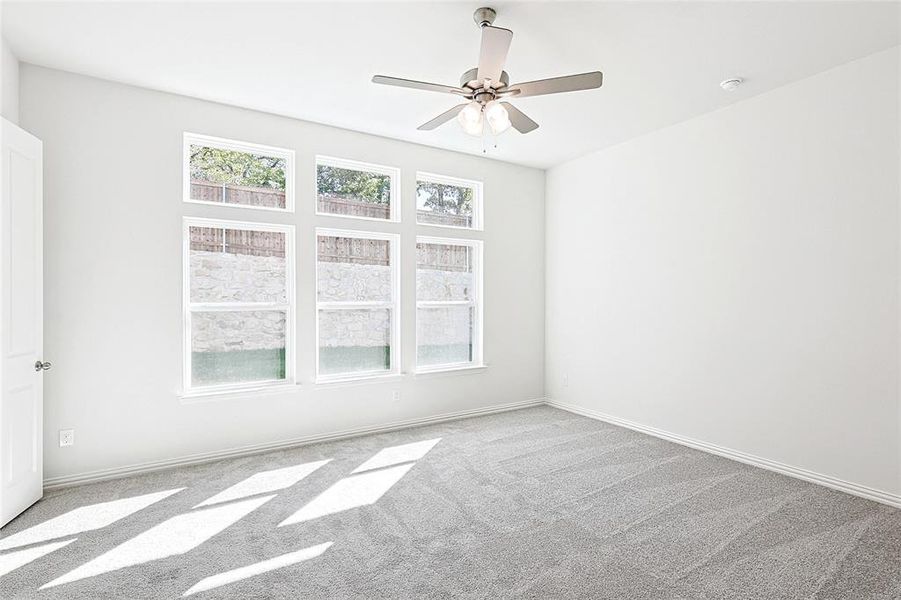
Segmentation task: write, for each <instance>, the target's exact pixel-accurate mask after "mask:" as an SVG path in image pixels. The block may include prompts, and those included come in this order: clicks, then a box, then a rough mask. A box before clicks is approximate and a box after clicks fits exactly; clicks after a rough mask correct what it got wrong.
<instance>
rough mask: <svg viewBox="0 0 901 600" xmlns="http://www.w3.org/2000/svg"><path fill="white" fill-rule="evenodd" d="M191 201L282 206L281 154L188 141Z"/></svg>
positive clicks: (284, 166)
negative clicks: (230, 148)
mask: <svg viewBox="0 0 901 600" xmlns="http://www.w3.org/2000/svg"><path fill="white" fill-rule="evenodd" d="M190 172H191V192H190V193H191V195H190V198H191V200H203V201H206V202H219V203H223V204H241V205H244V206H264V207H268V208H285V207H286V204H285V179H286V173H287V161H286V160H285V159H284V158H282V157H277V156H265V155H263V154H252V153H250V152H240V151H238V150H224V149H222V148H212V147H209V146H202V145H196V144H191V147H190Z"/></svg>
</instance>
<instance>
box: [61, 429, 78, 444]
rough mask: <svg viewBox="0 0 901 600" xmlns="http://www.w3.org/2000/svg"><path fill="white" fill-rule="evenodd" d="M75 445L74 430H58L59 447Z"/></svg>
mask: <svg viewBox="0 0 901 600" xmlns="http://www.w3.org/2000/svg"><path fill="white" fill-rule="evenodd" d="M74 445H75V430H74V429H60V430H59V447H60V448H62V447H63V446H74Z"/></svg>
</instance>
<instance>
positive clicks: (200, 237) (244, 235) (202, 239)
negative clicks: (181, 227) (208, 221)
mask: <svg viewBox="0 0 901 600" xmlns="http://www.w3.org/2000/svg"><path fill="white" fill-rule="evenodd" d="M191 250H197V251H201V252H224V253H226V254H245V255H248V256H277V257H279V258H284V257H285V234H284V233H281V232H278V231H247V230H244V229H221V228H217V227H191Z"/></svg>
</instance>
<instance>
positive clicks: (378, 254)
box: [317, 236, 391, 266]
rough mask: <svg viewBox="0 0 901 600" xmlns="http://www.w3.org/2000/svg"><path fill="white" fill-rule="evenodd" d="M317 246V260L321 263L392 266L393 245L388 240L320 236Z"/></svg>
mask: <svg viewBox="0 0 901 600" xmlns="http://www.w3.org/2000/svg"><path fill="white" fill-rule="evenodd" d="M317 244H318V254H317V258H318V260H319V261H320V262H336V263H350V264H354V265H382V266H387V265H389V264H391V244H390V243H388V240H367V239H361V238H349V237H334V236H319V239H318V242H317Z"/></svg>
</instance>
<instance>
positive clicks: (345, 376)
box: [313, 219, 403, 384]
mask: <svg viewBox="0 0 901 600" xmlns="http://www.w3.org/2000/svg"><path fill="white" fill-rule="evenodd" d="M375 220H378V221H381V220H382V219H375ZM320 236H325V237H330V236H334V237H352V238H359V239H366V240H384V241H387V242H388V244H389V250H388V252H389V256H390V258H391V301H390V302H383V301H340V300H338V301H325V302H320V301H319V237H320ZM313 256H314V257H315V259H314V260H315V266H314V269H313V270H314V272H315V277H316V284H315V286H314V294H315V296H314V299H315V302H314V303H313V311H314V312H313V322H314V323H315V327H314V329H315V337H314V340H313V341H314V348H315V355H314V356H315V362H316V365H315V383H317V384H323V383H341V382H350V381H359V380H362V379H384V378H387V377H394V376H399V375H401V374H402V373H401V362H402V360H403V359H402V356H403V354H402V351H401V302H400V293H401V291H400V235H399V234H396V233H380V232H375V231H358V230H354V229H331V228H327V227H317V228H316V230H315V232H314V235H313ZM361 308H364V309H366V308H387V309H389V310H390V311H391V330H390V335H391V339H390V340H389V356H390V358H391V368H390V369H389V370H386V371H383V370H377V371H356V372H352V373H334V374H325V375H323V374H320V373H319V311H320V310H321V309H338V310H353V309H361Z"/></svg>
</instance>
